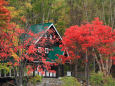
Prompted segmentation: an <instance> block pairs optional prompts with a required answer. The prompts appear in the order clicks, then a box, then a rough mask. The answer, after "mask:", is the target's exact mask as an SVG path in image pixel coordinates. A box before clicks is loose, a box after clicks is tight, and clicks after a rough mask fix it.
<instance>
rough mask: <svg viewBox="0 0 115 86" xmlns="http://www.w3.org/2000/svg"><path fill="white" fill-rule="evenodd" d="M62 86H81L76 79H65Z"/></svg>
mask: <svg viewBox="0 0 115 86" xmlns="http://www.w3.org/2000/svg"><path fill="white" fill-rule="evenodd" d="M61 80H62V86H81V85H80V83H79V82H78V80H77V79H76V78H74V77H63V78H62V79H61Z"/></svg>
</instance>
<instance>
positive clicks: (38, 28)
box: [29, 23, 64, 62]
mask: <svg viewBox="0 0 115 86" xmlns="http://www.w3.org/2000/svg"><path fill="white" fill-rule="evenodd" d="M52 26H53V28H54V30H55V31H56V32H57V34H58V36H59V38H60V39H61V40H62V38H61V36H60V34H59V33H58V31H57V29H56V28H55V26H54V25H53V23H44V24H35V25H32V26H30V28H29V29H30V30H31V31H32V32H33V33H40V32H43V31H44V33H43V34H41V36H40V37H39V38H38V39H37V40H36V42H35V44H36V43H37V42H38V41H39V40H40V39H41V38H42V36H43V35H44V34H45V33H46V32H47V31H48V30H49V29H50V28H51V27H52ZM52 49H53V50H52V51H49V53H48V58H47V61H49V62H54V61H55V59H58V57H57V56H56V54H59V55H63V53H64V51H61V48H60V47H59V46H53V47H52Z"/></svg>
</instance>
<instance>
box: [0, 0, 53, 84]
mask: <svg viewBox="0 0 115 86" xmlns="http://www.w3.org/2000/svg"><path fill="white" fill-rule="evenodd" d="M7 5H8V3H7V2H6V1H5V0H0V61H1V62H2V63H1V65H3V64H4V62H5V61H7V65H8V66H10V67H12V68H13V69H14V71H15V79H16V83H17V84H16V85H17V86H22V84H23V79H24V68H26V69H28V72H27V73H28V74H29V73H31V72H33V71H34V70H36V69H38V71H39V72H43V70H42V68H46V69H47V70H50V68H51V67H50V66H51V65H53V63H50V62H47V61H46V57H45V50H44V49H45V48H43V50H42V52H41V54H37V52H38V49H37V48H38V47H37V46H36V44H35V41H36V40H37V39H39V38H40V37H41V34H44V32H41V33H39V34H34V33H33V32H31V31H30V30H29V29H22V28H16V24H12V23H11V22H10V20H11V17H10V12H9V11H8V10H7V9H6V6H7ZM51 32H52V31H50V30H49V32H48V33H49V34H51ZM46 41H49V42H50V44H53V43H54V40H50V39H46V38H42V40H41V41H40V44H41V45H42V46H43V47H45V45H44V43H45V42H46ZM12 58H13V61H12ZM34 60H39V61H40V62H41V63H42V64H41V63H40V64H37V66H36V67H35V64H34V63H33V61H34ZM30 63H31V64H30ZM5 64H6V63H5ZM18 72H19V76H17V73H18Z"/></svg>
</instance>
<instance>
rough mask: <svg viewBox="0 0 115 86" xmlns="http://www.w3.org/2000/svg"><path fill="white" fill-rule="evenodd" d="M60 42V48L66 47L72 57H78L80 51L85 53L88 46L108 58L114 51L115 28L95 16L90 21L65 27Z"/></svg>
mask: <svg viewBox="0 0 115 86" xmlns="http://www.w3.org/2000/svg"><path fill="white" fill-rule="evenodd" d="M62 43H63V44H62V45H61V47H62V50H64V49H67V50H68V53H69V55H70V56H71V58H72V59H76V58H80V57H81V56H80V52H84V53H85V52H86V51H89V48H90V49H91V50H93V49H94V48H95V49H97V50H98V52H99V53H100V54H102V55H103V56H104V57H105V58H109V59H110V56H112V55H113V53H115V45H114V43H115V30H114V31H113V30H112V28H111V27H109V26H107V25H104V24H103V22H102V21H100V20H99V18H95V20H94V21H92V22H91V23H88V24H84V25H81V26H77V25H75V26H71V27H70V28H68V29H66V32H65V34H64V37H63V41H62ZM91 50H90V51H91ZM92 54H93V53H92ZM62 58H63V57H62ZM68 59H70V57H69V58H68ZM62 60H63V59H62ZM64 61H65V60H64Z"/></svg>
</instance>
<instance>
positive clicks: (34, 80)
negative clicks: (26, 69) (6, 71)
mask: <svg viewBox="0 0 115 86" xmlns="http://www.w3.org/2000/svg"><path fill="white" fill-rule="evenodd" d="M42 78H43V77H42V76H39V75H36V76H34V77H32V78H30V79H29V82H31V83H32V84H34V85H35V84H36V83H37V82H41V81H42Z"/></svg>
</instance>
